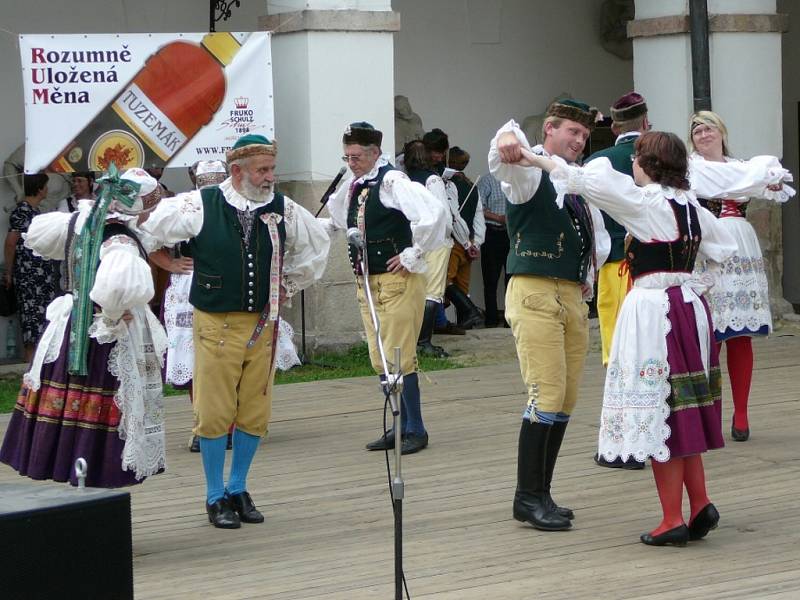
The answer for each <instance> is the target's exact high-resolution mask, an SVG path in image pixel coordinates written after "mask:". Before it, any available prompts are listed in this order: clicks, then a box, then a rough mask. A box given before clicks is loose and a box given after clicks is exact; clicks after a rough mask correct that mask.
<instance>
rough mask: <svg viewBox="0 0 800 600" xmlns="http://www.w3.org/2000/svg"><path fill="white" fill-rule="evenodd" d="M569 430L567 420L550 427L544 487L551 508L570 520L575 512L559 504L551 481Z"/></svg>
mask: <svg viewBox="0 0 800 600" xmlns="http://www.w3.org/2000/svg"><path fill="white" fill-rule="evenodd" d="M566 431H567V422H563V423H553V425H552V426H551V427H550V435H549V436H548V438H547V463H546V464H545V474H544V487H545V489H546V490H547V497H548V499H549V503H550V508H551V509H552V510H554V511H555V512H556V514H559V515H561V516H562V517H566V518H568V519H569V520H570V521H571V520H572V519H574V518H575V513H574V512H572V509H571V508H567V507H566V506H558V505H557V504H556V503H555V501H554V500H553V497H552V496H551V495H550V483H551V482H552V481H553V471H554V470H555V468H556V460H558V452H559V450H561V442H562V441H564V433H565V432H566Z"/></svg>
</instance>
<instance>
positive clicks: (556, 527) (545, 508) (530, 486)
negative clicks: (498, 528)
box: [514, 419, 572, 531]
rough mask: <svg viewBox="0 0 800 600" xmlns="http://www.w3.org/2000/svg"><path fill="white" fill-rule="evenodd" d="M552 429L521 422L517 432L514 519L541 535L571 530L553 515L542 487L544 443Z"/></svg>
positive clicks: (568, 521)
mask: <svg viewBox="0 0 800 600" xmlns="http://www.w3.org/2000/svg"><path fill="white" fill-rule="evenodd" d="M551 428H552V426H550V425H542V424H541V423H531V422H530V421H528V420H527V419H523V421H522V427H521V428H520V431H519V445H518V457H517V491H516V493H515V494H514V518H515V519H516V520H517V521H524V522H527V523H530V524H531V525H533V526H534V527H535V528H536V529H541V530H543V531H563V530H565V529H569V528H570V527H572V523H570V520H569V519H568V518H567V517H563V516H561V515H559V514H557V513H556V512H555V511H554V510H553V509H552V508H551V505H550V502H552V500H550V501H548V500H549V498H550V494H549V493H548V491H547V489H546V486H545V475H546V468H547V467H546V465H547V440H548V437H549V434H550V430H551Z"/></svg>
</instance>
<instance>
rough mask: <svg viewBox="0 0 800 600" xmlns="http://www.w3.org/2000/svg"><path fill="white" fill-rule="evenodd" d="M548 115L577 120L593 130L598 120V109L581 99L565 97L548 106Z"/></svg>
mask: <svg viewBox="0 0 800 600" xmlns="http://www.w3.org/2000/svg"><path fill="white" fill-rule="evenodd" d="M547 116H548V117H559V118H561V119H569V120H570V121H575V122H576V123H580V124H581V125H583V126H584V127H587V128H588V129H589V130H590V131H591V130H592V129H594V125H595V121H596V120H597V109H596V108H595V107H593V106H592V107H590V106H589V105H588V104H585V103H583V102H580V101H579V100H572V99H570V98H564V99H563V100H558V101H557V102H553V103H552V104H551V105H550V106H549V107H548V108H547Z"/></svg>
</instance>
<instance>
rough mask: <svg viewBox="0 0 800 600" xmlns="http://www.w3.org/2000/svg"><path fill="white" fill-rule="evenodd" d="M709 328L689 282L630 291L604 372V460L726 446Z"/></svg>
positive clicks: (700, 301)
mask: <svg viewBox="0 0 800 600" xmlns="http://www.w3.org/2000/svg"><path fill="white" fill-rule="evenodd" d="M698 323H699V324H700V327H698ZM712 331H713V328H712V326H711V321H710V316H709V312H708V307H707V304H706V302H705V301H704V300H703V299H702V298H701V297H700V296H699V295H698V294H697V292H695V291H694V290H693V289H692V287H691V285H690V284H688V283H687V284H685V285H673V286H671V287H668V288H665V289H664V288H662V289H657V288H645V289H643V288H641V287H636V286H635V287H634V288H633V289H632V290H631V291H630V292H629V293H628V295H627V296H626V298H625V301H624V303H623V306H622V309H621V311H620V315H619V318H618V320H617V326H616V329H615V331H614V337H613V340H612V345H611V354H610V358H609V365H608V371H607V373H606V383H605V390H604V396H603V410H602V413H601V423H600V433H599V438H598V447H599V453H600V454H601V455H602V456H603V457H604V458H605V459H606V460H609V461H611V460H614V459H615V458H617V457H622V458H623V459H627V458H628V457H630V456H633V457H634V458H636V459H637V460H639V461H643V460H645V459H646V458H648V457H652V458H654V459H655V460H659V461H662V462H663V461H667V460H669V459H670V458H671V457H680V456H686V455H690V454H696V453H699V452H705V451H706V450H710V449H713V448H719V447H722V446H723V445H724V442H723V438H722V421H721V398H720V371H719V353H718V351H717V347H716V344H714V343H712V335H711V332H712Z"/></svg>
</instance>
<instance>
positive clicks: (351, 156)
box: [342, 154, 364, 163]
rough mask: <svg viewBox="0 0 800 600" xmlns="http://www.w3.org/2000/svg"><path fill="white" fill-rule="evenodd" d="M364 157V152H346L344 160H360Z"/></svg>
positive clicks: (347, 161) (348, 161)
mask: <svg viewBox="0 0 800 600" xmlns="http://www.w3.org/2000/svg"><path fill="white" fill-rule="evenodd" d="M362 158H364V155H363V154H345V155H344V156H343V157H342V162H346V163H350V162H359V161H360V160H361V159H362Z"/></svg>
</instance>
